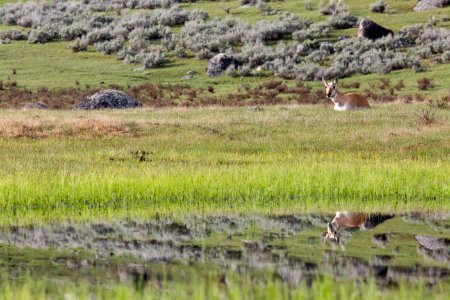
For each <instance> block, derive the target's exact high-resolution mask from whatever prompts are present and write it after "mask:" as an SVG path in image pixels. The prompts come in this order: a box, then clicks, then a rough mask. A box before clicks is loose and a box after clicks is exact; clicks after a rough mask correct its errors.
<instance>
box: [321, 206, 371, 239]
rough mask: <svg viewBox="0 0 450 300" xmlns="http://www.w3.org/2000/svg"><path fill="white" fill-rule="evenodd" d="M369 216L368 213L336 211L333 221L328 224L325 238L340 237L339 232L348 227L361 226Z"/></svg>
mask: <svg viewBox="0 0 450 300" xmlns="http://www.w3.org/2000/svg"><path fill="white" fill-rule="evenodd" d="M368 218H369V215H368V214H367V213H355V212H346V211H344V212H340V211H338V212H336V216H335V217H334V219H333V221H331V223H329V225H328V226H327V232H326V235H325V239H332V240H336V239H338V237H339V232H340V231H341V230H342V229H344V228H347V227H361V226H362V225H363V224H364V222H366V220H367V219H368Z"/></svg>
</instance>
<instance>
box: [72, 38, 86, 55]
mask: <svg viewBox="0 0 450 300" xmlns="http://www.w3.org/2000/svg"><path fill="white" fill-rule="evenodd" d="M88 45H89V41H88V39H86V37H82V38H77V39H76V40H74V41H73V42H72V43H71V44H70V45H69V48H71V49H72V51H73V52H80V51H86V50H87V48H88Z"/></svg>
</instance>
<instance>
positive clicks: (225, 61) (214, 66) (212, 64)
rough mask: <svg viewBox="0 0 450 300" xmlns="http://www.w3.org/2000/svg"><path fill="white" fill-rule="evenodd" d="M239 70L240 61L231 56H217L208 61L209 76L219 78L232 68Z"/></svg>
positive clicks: (221, 54) (222, 54)
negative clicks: (218, 76)
mask: <svg viewBox="0 0 450 300" xmlns="http://www.w3.org/2000/svg"><path fill="white" fill-rule="evenodd" d="M232 65H233V66H234V67H235V68H237V67H238V66H240V63H239V61H238V60H237V59H236V58H234V57H233V56H231V55H227V54H224V53H220V54H217V55H216V56H214V57H213V58H211V59H210V60H209V61H208V68H207V71H206V73H207V74H208V76H217V75H220V74H222V73H223V72H225V71H226V69H228V68H229V67H230V66H232Z"/></svg>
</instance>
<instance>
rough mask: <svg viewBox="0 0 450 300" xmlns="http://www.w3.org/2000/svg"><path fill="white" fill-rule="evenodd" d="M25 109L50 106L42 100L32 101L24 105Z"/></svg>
mask: <svg viewBox="0 0 450 300" xmlns="http://www.w3.org/2000/svg"><path fill="white" fill-rule="evenodd" d="M23 109H24V110H27V109H48V106H47V105H45V104H44V103H41V102H31V103H27V104H25V105H24V106H23Z"/></svg>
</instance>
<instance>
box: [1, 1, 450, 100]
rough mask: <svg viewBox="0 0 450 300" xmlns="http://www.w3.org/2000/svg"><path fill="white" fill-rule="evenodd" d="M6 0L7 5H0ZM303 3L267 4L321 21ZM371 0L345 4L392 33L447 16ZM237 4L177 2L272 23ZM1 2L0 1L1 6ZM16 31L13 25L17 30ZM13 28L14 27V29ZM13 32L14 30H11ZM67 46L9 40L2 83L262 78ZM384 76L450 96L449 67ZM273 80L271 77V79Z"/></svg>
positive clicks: (228, 86)
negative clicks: (149, 63) (127, 60)
mask: <svg viewBox="0 0 450 300" xmlns="http://www.w3.org/2000/svg"><path fill="white" fill-rule="evenodd" d="M2 2H5V3H6V2H9V1H2ZM305 2H306V0H302V1H294V0H285V1H281V2H271V3H268V5H269V6H270V7H272V8H274V9H278V10H280V11H281V12H291V13H295V14H298V15H300V16H303V17H308V18H311V19H312V20H314V21H319V20H322V19H324V17H323V16H321V15H320V14H319V13H318V10H317V7H318V4H317V3H316V1H312V2H313V4H314V10H313V11H307V10H306V9H305V8H304V3H305ZM371 2H373V1H371V0H365V1H359V0H348V1H346V3H347V4H348V6H349V7H350V9H351V11H352V12H353V13H354V14H356V15H357V16H361V17H370V18H371V19H373V20H375V21H377V22H380V23H381V24H383V25H385V26H387V27H389V28H392V29H394V30H395V31H396V30H399V29H400V28H402V27H404V26H406V25H411V24H416V23H423V22H426V21H427V20H428V19H429V18H430V17H431V16H436V17H437V18H440V17H442V16H445V15H450V7H447V8H443V9H437V10H431V11H425V12H413V11H412V10H411V8H412V7H413V6H414V4H415V3H416V1H413V0H402V1H388V4H389V5H390V6H391V7H392V9H393V10H394V12H393V13H392V14H373V13H371V12H370V11H369V4H370V3H371ZM239 3H240V2H239V1H237V0H234V1H224V2H215V1H214V2H210V1H203V0H202V1H198V2H195V3H191V4H181V5H180V6H181V7H183V8H186V9H194V8H198V9H203V10H205V11H207V12H208V13H209V15H210V18H213V17H226V16H227V14H226V13H225V11H224V8H225V7H230V8H232V10H231V13H230V15H231V16H232V17H235V18H239V19H242V20H245V21H248V22H250V23H254V22H256V21H258V20H261V19H276V18H278V16H277V15H275V16H263V15H261V13H259V12H258V11H257V9H256V8H255V7H249V8H239V6H240V4H239ZM0 4H1V2H0ZM439 26H442V27H446V28H450V21H447V22H441V23H439ZM16 27H17V26H16ZM16 27H14V28H16ZM8 28H9V27H8V26H0V30H6V29H8ZM11 28H13V27H11ZM356 32H357V29H356V28H353V29H350V30H344V31H342V30H341V31H335V32H333V36H335V37H336V36H338V35H341V34H346V35H356ZM68 45H69V43H68V42H53V43H49V44H45V45H29V44H28V43H27V42H16V41H13V42H12V43H11V44H9V45H1V46H0V47H1V51H0V64H1V65H2V68H1V69H0V80H3V81H7V80H8V78H9V79H10V80H13V81H16V82H17V83H18V85H19V87H24V88H32V89H37V88H39V87H42V86H45V87H49V88H51V89H58V88H64V87H73V86H75V85H76V84H75V83H76V82H77V81H78V82H79V83H80V84H81V86H82V87H85V85H86V84H88V85H89V86H99V85H101V82H104V84H105V85H108V84H119V85H121V86H127V85H135V84H139V83H143V82H148V81H151V82H165V83H188V84H190V85H193V86H196V87H207V86H209V85H214V86H215V90H216V92H217V93H228V92H235V91H236V90H237V88H238V86H239V84H240V83H248V84H250V85H254V84H256V83H258V82H260V81H261V80H266V79H260V78H244V79H243V80H242V82H241V80H240V79H239V78H229V77H227V76H222V77H218V78H209V77H207V76H206V74H205V71H204V70H205V67H206V65H207V61H206V60H197V59H195V58H193V57H191V58H187V59H179V58H176V57H174V56H173V55H171V54H169V58H170V59H171V63H170V64H169V65H168V66H166V67H164V68H160V69H151V70H146V71H133V69H135V68H137V67H139V66H132V65H127V64H123V63H122V62H121V61H119V60H117V59H116V58H115V57H114V56H105V55H103V54H101V53H98V52H95V50H94V49H92V50H91V51H89V52H87V53H73V52H72V51H71V50H70V49H69V48H68ZM13 69H16V70H17V75H15V76H12V70H13ZM189 70H195V71H197V72H198V75H196V76H195V77H194V79H192V80H188V81H187V80H183V79H181V77H182V76H183V75H185V74H186V72H187V71H189ZM381 77H386V76H384V75H378V74H373V75H355V76H352V77H351V78H348V79H345V80H344V81H343V82H345V81H351V82H353V81H359V82H361V83H362V86H361V89H364V88H366V87H368V83H369V82H371V81H373V80H376V79H378V78H381ZM387 77H389V78H390V79H392V80H393V81H398V80H400V79H403V80H404V81H405V85H406V89H404V90H403V91H402V93H403V94H415V93H418V92H420V91H419V90H418V89H417V80H418V79H420V78H423V77H429V78H432V79H434V84H435V87H434V88H433V89H432V90H429V91H426V92H424V94H427V95H432V96H436V97H437V96H439V97H440V96H442V95H447V94H448V87H449V86H450V68H449V67H448V64H444V65H429V67H428V70H427V71H426V72H423V73H415V72H414V71H412V70H401V71H395V72H392V73H391V74H388V75H387ZM269 79H271V78H269ZM311 85H312V86H313V87H314V88H322V86H321V83H320V82H314V83H311Z"/></svg>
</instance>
